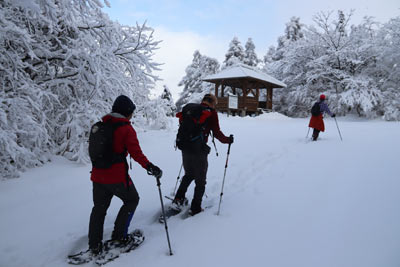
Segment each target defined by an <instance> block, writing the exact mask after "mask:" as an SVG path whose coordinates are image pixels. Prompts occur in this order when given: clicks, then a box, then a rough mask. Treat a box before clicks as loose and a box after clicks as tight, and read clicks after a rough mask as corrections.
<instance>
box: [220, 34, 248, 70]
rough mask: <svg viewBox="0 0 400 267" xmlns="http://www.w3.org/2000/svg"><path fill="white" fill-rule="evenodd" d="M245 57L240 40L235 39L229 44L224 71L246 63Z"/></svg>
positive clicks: (223, 66)
mask: <svg viewBox="0 0 400 267" xmlns="http://www.w3.org/2000/svg"><path fill="white" fill-rule="evenodd" d="M245 56H246V55H245V52H244V48H243V46H242V45H241V43H240V41H239V39H238V38H237V37H234V38H233V39H232V41H231V42H230V44H229V49H228V52H226V54H225V60H224V62H223V65H222V69H225V68H226V67H229V66H232V65H235V64H238V63H244V58H245Z"/></svg>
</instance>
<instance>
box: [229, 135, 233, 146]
mask: <svg viewBox="0 0 400 267" xmlns="http://www.w3.org/2000/svg"><path fill="white" fill-rule="evenodd" d="M232 143H233V134H231V135H230V136H229V144H232Z"/></svg>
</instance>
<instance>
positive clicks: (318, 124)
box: [308, 94, 336, 141]
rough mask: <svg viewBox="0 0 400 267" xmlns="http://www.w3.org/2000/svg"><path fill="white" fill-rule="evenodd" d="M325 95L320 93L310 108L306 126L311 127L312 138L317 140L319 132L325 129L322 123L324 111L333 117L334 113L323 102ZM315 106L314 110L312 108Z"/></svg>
mask: <svg viewBox="0 0 400 267" xmlns="http://www.w3.org/2000/svg"><path fill="white" fill-rule="evenodd" d="M325 99H326V97H325V95H323V94H322V95H320V97H319V101H318V102H316V103H315V104H314V106H313V108H312V110H311V113H312V116H311V119H310V123H309V125H308V127H310V128H313V129H314V130H313V135H312V140H313V141H317V139H318V136H319V133H320V132H324V131H325V125H324V120H323V118H324V112H326V113H328V114H329V115H330V116H331V117H333V118H334V117H335V116H336V115H335V114H334V113H332V112H331V110H330V109H329V107H328V105H327V104H326V103H325ZM315 108H316V111H315V112H314V109H315ZM313 113H314V114H313Z"/></svg>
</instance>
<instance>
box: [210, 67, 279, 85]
mask: <svg viewBox="0 0 400 267" xmlns="http://www.w3.org/2000/svg"><path fill="white" fill-rule="evenodd" d="M240 80H247V81H249V82H252V83H254V84H256V83H257V84H259V85H262V86H264V87H272V88H283V87H286V84H284V83H283V82H281V81H279V80H277V79H275V78H274V77H272V76H270V75H268V74H266V73H264V72H261V71H260V70H258V69H256V68H253V67H251V66H248V65H244V64H237V65H234V66H232V67H231V68H227V69H224V70H222V71H220V72H219V73H216V74H212V75H208V76H206V77H204V78H203V81H206V82H212V83H217V82H222V84H225V85H228V86H233V87H240V86H239V84H240V82H239V81H240Z"/></svg>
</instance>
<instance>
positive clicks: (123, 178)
mask: <svg viewBox="0 0 400 267" xmlns="http://www.w3.org/2000/svg"><path fill="white" fill-rule="evenodd" d="M135 108H136V107H135V104H133V102H132V101H131V100H130V99H129V98H128V97H127V96H124V95H120V96H119V97H117V98H116V99H115V102H114V104H113V106H112V112H111V113H110V114H108V115H106V116H104V117H103V119H102V120H103V122H111V123H113V124H116V123H118V124H119V125H120V126H119V127H118V128H116V129H115V130H114V134H113V141H112V142H113V144H112V146H113V152H114V153H115V154H114V155H121V154H122V155H123V156H122V157H121V158H120V159H119V160H114V161H113V163H111V164H112V165H111V167H109V168H96V167H93V168H92V172H91V177H90V179H91V180H92V182H93V202H94V206H93V209H92V213H91V215H90V222H89V251H90V252H91V253H92V255H94V256H96V255H98V254H99V253H101V251H102V240H103V226H104V219H105V216H106V212H107V209H108V207H109V206H110V203H111V199H112V197H113V196H117V197H118V198H120V199H121V200H122V201H123V205H122V207H121V209H120V210H119V213H118V215H117V218H116V220H115V224H114V231H113V232H112V236H111V239H112V240H115V241H116V242H118V243H120V244H121V246H122V245H124V244H128V243H129V242H131V241H132V240H130V239H131V238H132V237H131V236H130V235H128V234H127V233H128V227H129V224H130V222H131V220H132V217H133V214H134V212H135V210H136V207H137V205H138V203H139V195H138V192H137V191H136V188H135V186H134V184H133V182H132V180H131V178H130V177H129V173H128V163H127V160H126V156H128V154H129V155H130V156H131V157H132V158H133V159H134V160H135V161H136V162H138V163H139V164H140V165H141V166H142V167H143V168H144V169H146V170H147V172H148V173H149V174H150V175H154V176H155V177H157V178H161V175H162V171H161V170H160V168H158V167H157V166H155V165H153V164H152V163H151V162H150V161H149V160H148V159H147V158H146V156H145V155H144V154H143V152H142V150H141V148H140V145H139V141H138V139H137V136H136V132H135V130H134V129H133V127H132V125H131V123H130V119H131V118H132V114H133V111H134V110H135ZM92 131H93V128H92ZM92 163H93V162H92ZM93 165H95V164H94V163H93Z"/></svg>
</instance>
